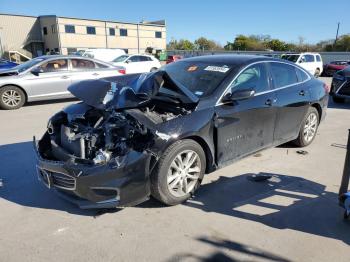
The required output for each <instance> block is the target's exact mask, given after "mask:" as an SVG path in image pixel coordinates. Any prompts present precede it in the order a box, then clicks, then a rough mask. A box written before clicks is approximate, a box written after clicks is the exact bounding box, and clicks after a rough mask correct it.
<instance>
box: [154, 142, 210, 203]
mask: <svg viewBox="0 0 350 262" xmlns="http://www.w3.org/2000/svg"><path fill="white" fill-rule="evenodd" d="M205 167H206V160H205V154H204V151H203V149H202V147H201V146H200V145H199V144H198V143H197V142H195V141H193V140H190V139H185V140H180V141H177V142H175V143H174V144H172V145H171V146H170V147H169V148H168V149H167V150H166V151H165V152H164V154H163V155H162V157H161V158H160V160H159V162H158V164H157V167H156V168H155V170H154V172H153V174H152V176H151V192H152V196H153V197H154V198H156V199H158V200H159V201H160V202H162V203H164V204H166V205H177V204H180V203H182V202H184V201H186V200H187V199H188V198H190V197H191V194H193V192H194V191H195V190H196V189H197V188H198V187H199V185H200V183H201V181H202V179H203V176H204V171H205Z"/></svg>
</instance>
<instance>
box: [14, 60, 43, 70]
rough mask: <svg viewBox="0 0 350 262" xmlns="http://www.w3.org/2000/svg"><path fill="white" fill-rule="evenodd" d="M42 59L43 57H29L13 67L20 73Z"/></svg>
mask: <svg viewBox="0 0 350 262" xmlns="http://www.w3.org/2000/svg"><path fill="white" fill-rule="evenodd" d="M44 60H45V59H44V58H34V59H31V60H29V61H27V62H25V63H23V64H20V65H18V66H15V67H14V68H13V69H14V70H17V71H18V72H20V73H21V72H23V71H26V70H27V69H29V68H31V67H33V66H35V65H36V64H39V63H40V62H42V61H44Z"/></svg>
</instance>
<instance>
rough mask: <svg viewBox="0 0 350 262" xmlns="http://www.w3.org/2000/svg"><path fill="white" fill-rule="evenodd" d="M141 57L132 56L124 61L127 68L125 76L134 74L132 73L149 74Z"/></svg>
mask: <svg viewBox="0 0 350 262" xmlns="http://www.w3.org/2000/svg"><path fill="white" fill-rule="evenodd" d="M142 57H143V56H140V55H134V56H131V57H129V58H128V59H127V60H126V63H127V66H126V73H127V74H134V73H145V72H149V70H147V68H146V67H147V62H146V61H144V60H145V59H144V58H142Z"/></svg>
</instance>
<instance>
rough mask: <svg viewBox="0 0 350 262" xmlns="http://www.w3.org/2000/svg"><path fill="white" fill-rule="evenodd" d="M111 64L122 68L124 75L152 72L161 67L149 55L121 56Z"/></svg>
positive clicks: (155, 59) (157, 61)
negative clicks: (124, 71)
mask: <svg viewBox="0 0 350 262" xmlns="http://www.w3.org/2000/svg"><path fill="white" fill-rule="evenodd" d="M112 64H113V65H115V66H122V67H124V68H125V70H126V74H134V73H146V72H152V71H155V70H157V69H158V68H160V67H161V64H160V62H159V60H158V59H157V58H155V57H153V56H151V55H122V56H120V57H118V58H116V59H114V61H113V62H112Z"/></svg>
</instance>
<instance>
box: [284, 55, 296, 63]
mask: <svg viewBox="0 0 350 262" xmlns="http://www.w3.org/2000/svg"><path fill="white" fill-rule="evenodd" d="M299 57H300V55H282V56H281V58H282V59H285V60H288V61H291V62H294V63H295V62H296V61H298V59H299Z"/></svg>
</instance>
